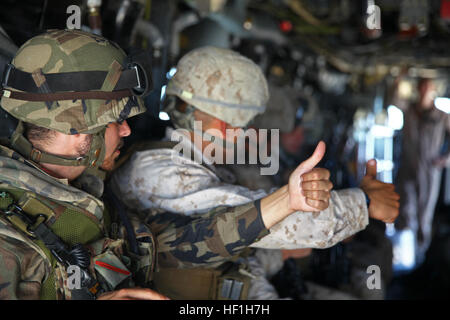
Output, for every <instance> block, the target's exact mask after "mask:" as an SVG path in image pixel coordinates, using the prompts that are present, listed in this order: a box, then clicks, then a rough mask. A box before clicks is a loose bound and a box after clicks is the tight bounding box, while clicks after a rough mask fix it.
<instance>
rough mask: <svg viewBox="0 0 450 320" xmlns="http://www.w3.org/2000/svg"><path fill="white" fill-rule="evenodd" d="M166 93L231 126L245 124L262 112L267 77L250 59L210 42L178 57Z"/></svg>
mask: <svg viewBox="0 0 450 320" xmlns="http://www.w3.org/2000/svg"><path fill="white" fill-rule="evenodd" d="M166 94H167V95H168V96H170V95H174V96H178V97H179V98H180V99H182V100H183V101H185V102H186V103H188V104H189V105H191V106H194V107H195V108H197V109H199V110H201V111H203V112H206V113H208V114H210V115H212V116H214V117H216V118H218V119H220V120H222V121H224V122H226V123H228V124H230V125H232V126H234V127H245V126H246V125H247V124H248V122H249V121H250V120H252V119H253V118H254V117H255V116H256V115H257V114H259V113H263V112H264V110H265V106H266V103H267V100H268V98H269V92H268V86H267V81H266V78H265V76H264V74H263V73H262V71H261V69H260V68H259V67H258V66H257V65H256V64H255V63H254V62H253V61H251V60H250V59H248V58H246V57H244V56H242V55H241V54H239V53H237V52H234V51H232V50H229V49H222V48H216V47H211V46H208V47H202V48H198V49H195V50H192V51H191V52H189V53H188V54H186V55H185V56H183V57H182V58H181V60H180V61H179V63H178V65H177V71H176V73H175V75H174V76H173V78H172V79H171V80H170V81H169V84H168V86H167V90H166Z"/></svg>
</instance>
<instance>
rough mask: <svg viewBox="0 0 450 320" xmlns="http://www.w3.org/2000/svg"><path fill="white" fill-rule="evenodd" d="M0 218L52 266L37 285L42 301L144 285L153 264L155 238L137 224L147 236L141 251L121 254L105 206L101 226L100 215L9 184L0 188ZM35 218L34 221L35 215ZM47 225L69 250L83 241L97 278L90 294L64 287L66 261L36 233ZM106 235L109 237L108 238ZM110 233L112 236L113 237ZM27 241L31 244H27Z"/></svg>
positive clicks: (121, 245)
mask: <svg viewBox="0 0 450 320" xmlns="http://www.w3.org/2000/svg"><path fill="white" fill-rule="evenodd" d="M0 189H1V190H0V219H2V221H1V222H2V223H5V222H6V223H10V224H11V225H12V226H14V228H15V229H16V230H17V231H18V232H20V233H21V234H22V235H24V236H26V238H27V239H28V241H30V242H32V243H33V244H35V245H37V246H38V247H39V248H40V249H41V250H42V251H43V252H44V253H45V256H46V259H47V262H48V263H49V264H50V266H51V273H50V274H49V275H48V276H47V277H46V279H45V280H44V282H43V283H42V285H41V294H40V297H41V299H44V300H54V299H58V300H59V299H72V298H76V299H90V298H94V297H95V296H96V294H98V293H101V292H106V291H112V290H116V289H119V288H121V287H131V286H134V283H135V282H136V281H137V282H138V285H139V286H148V285H149V284H150V281H151V275H152V272H153V268H154V262H155V261H154V260H155V255H154V242H153V236H152V235H151V234H150V233H149V231H148V232H142V226H140V228H141V229H140V231H141V232H140V234H139V238H143V237H144V238H146V239H145V241H139V238H138V239H137V242H138V244H139V254H133V253H131V252H128V251H126V253H125V254H120V253H118V251H121V250H122V248H123V247H125V249H126V245H125V241H124V240H123V239H120V238H117V237H118V233H119V230H118V227H117V224H116V223H115V222H113V223H111V221H109V215H107V213H106V210H105V216H104V218H105V220H106V221H105V226H101V224H100V223H99V221H98V219H97V218H96V217H94V216H93V215H92V214H90V213H89V212H86V211H85V210H83V209H80V208H77V207H74V206H71V205H70V204H61V203H57V202H55V201H51V200H49V199H45V198H43V197H40V196H39V195H36V194H33V193H30V192H27V191H23V190H20V189H13V188H4V187H2V188H0ZM11 206H14V207H16V208H20V210H22V211H23V212H24V213H25V214H26V215H28V216H29V217H31V220H34V221H35V222H34V224H33V225H30V224H27V223H25V222H24V221H23V219H21V218H20V217H18V216H17V215H16V214H12V213H11ZM33 218H34V219H33ZM41 223H43V224H45V226H46V227H48V229H50V230H51V231H52V232H53V233H54V235H56V236H57V237H59V238H60V239H61V240H62V242H63V243H64V244H66V245H67V247H68V248H74V247H75V246H79V245H82V246H84V247H87V248H88V250H89V254H90V267H89V268H88V270H87V271H88V272H89V273H90V274H91V275H94V279H96V281H95V282H94V283H93V284H92V286H90V287H89V288H87V289H88V290H89V291H90V292H91V293H92V296H91V297H90V296H86V295H85V294H84V293H82V292H78V293H77V295H76V297H75V296H73V294H74V290H72V289H71V288H68V287H67V281H68V276H69V275H68V274H67V270H66V268H67V265H64V264H63V263H62V262H61V261H59V260H58V259H57V257H56V256H55V254H54V253H53V252H51V249H49V247H48V245H46V244H45V243H44V241H43V240H41V239H39V237H36V236H35V231H33V230H36V229H37V228H38V226H39V224H41ZM105 234H108V235H109V236H110V237H108V238H106V237H105ZM111 237H113V238H111ZM30 245H31V244H30Z"/></svg>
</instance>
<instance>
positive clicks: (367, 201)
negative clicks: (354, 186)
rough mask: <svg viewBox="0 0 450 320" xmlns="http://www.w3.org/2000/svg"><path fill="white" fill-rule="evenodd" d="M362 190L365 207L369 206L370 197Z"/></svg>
mask: <svg viewBox="0 0 450 320" xmlns="http://www.w3.org/2000/svg"><path fill="white" fill-rule="evenodd" d="M363 192H364V197H365V198H366V204H367V208H369V206H370V198H369V196H368V195H367V193H366V192H365V191H363Z"/></svg>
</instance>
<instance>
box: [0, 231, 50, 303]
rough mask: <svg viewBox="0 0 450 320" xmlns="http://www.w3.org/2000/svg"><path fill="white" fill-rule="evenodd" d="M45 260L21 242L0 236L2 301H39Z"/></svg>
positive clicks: (0, 297)
mask: <svg viewBox="0 0 450 320" xmlns="http://www.w3.org/2000/svg"><path fill="white" fill-rule="evenodd" d="M45 274H46V266H45V262H44V259H43V258H42V257H41V256H40V255H39V253H37V252H36V250H34V249H32V248H31V247H29V246H27V245H26V244H24V243H23V242H21V241H18V240H16V239H13V238H9V237H4V236H2V235H0V300H18V299H20V300H37V299H39V296H40V291H41V282H42V280H43V279H44V277H45Z"/></svg>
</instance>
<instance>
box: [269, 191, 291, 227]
mask: <svg viewBox="0 0 450 320" xmlns="http://www.w3.org/2000/svg"><path fill="white" fill-rule="evenodd" d="M293 212H295V210H293V209H291V208H290V206H289V192H288V188H287V186H284V187H281V188H280V189H278V190H277V191H275V192H274V193H272V194H270V195H268V196H266V197H264V198H262V199H261V217H262V220H263V223H264V225H265V226H266V228H267V229H270V228H271V227H272V226H274V225H275V224H277V223H278V222H280V221H281V220H283V219H284V218H286V217H287V216H288V215H290V214H291V213H293Z"/></svg>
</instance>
